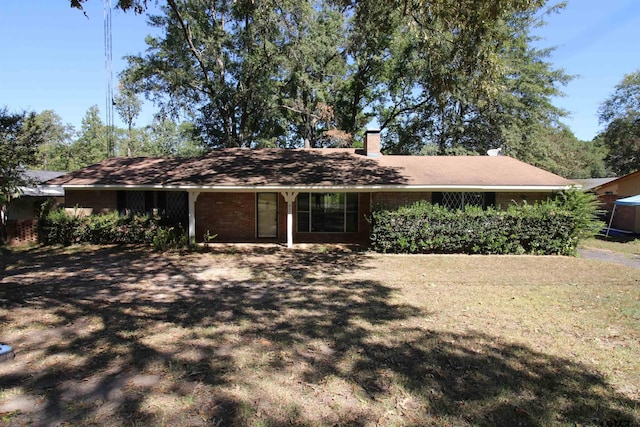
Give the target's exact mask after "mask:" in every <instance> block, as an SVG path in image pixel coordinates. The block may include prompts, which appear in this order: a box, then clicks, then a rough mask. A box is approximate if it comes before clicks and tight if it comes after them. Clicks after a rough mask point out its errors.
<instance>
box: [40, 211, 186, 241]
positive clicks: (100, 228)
mask: <svg viewBox="0 0 640 427" xmlns="http://www.w3.org/2000/svg"><path fill="white" fill-rule="evenodd" d="M38 239H39V240H40V243H42V244H44V245H55V244H60V245H71V244H74V243H92V244H98V245H101V244H113V243H129V244H152V245H153V246H154V248H156V249H159V250H166V249H169V248H177V247H184V246H187V243H188V241H187V236H186V233H185V232H184V230H182V228H175V227H170V226H167V225H163V224H162V221H161V219H160V218H157V217H151V216H149V215H119V214H118V213H117V212H113V213H105V214H98V215H80V214H79V213H75V212H74V213H70V212H67V211H65V210H64V209H54V210H49V207H48V206H46V205H43V208H42V210H41V214H40V216H39V218H38Z"/></svg>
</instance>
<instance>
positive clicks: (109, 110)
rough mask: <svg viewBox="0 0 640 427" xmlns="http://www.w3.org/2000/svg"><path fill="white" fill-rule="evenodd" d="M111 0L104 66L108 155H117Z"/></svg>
mask: <svg viewBox="0 0 640 427" xmlns="http://www.w3.org/2000/svg"><path fill="white" fill-rule="evenodd" d="M111 9H112V7H111V0H104V68H105V79H106V88H107V94H106V105H105V108H106V109H105V115H106V130H107V157H113V156H114V155H115V153H114V151H115V135H114V128H113V102H114V101H113V71H112V69H111V62H112V59H113V49H112V47H111Z"/></svg>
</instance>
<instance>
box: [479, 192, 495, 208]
mask: <svg viewBox="0 0 640 427" xmlns="http://www.w3.org/2000/svg"><path fill="white" fill-rule="evenodd" d="M495 205H496V193H495V192H491V193H485V194H484V206H483V207H482V208H483V209H487V208H488V207H489V206H495Z"/></svg>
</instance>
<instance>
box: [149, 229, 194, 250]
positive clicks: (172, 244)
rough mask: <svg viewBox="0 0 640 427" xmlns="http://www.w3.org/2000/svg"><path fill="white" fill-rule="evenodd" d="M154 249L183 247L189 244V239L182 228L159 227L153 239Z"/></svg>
mask: <svg viewBox="0 0 640 427" xmlns="http://www.w3.org/2000/svg"><path fill="white" fill-rule="evenodd" d="M151 245H152V246H153V249H154V250H156V251H158V252H165V251H168V250H172V249H182V248H186V247H188V246H189V239H188V237H187V235H186V233H185V232H184V230H182V229H181V228H175V227H169V228H159V229H158V231H157V232H156V233H155V235H154V236H153V239H152V241H151Z"/></svg>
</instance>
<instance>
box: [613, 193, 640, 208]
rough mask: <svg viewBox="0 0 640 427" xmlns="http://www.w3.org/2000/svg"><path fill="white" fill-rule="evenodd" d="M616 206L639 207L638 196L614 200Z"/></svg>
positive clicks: (639, 200) (639, 199) (639, 198)
mask: <svg viewBox="0 0 640 427" xmlns="http://www.w3.org/2000/svg"><path fill="white" fill-rule="evenodd" d="M616 205H621V206H640V194H638V195H636V196H631V197H625V198H624V199H618V200H616Z"/></svg>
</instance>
